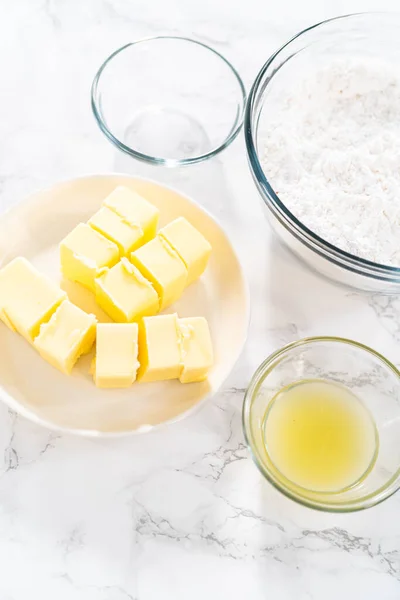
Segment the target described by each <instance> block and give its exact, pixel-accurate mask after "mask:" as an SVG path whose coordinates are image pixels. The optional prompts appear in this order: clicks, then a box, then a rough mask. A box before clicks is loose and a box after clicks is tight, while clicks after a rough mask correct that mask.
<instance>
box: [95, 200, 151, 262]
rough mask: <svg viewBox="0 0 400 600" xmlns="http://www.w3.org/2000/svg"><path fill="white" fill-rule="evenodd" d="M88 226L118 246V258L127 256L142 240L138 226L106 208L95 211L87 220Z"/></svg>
mask: <svg viewBox="0 0 400 600" xmlns="http://www.w3.org/2000/svg"><path fill="white" fill-rule="evenodd" d="M88 225H90V226H91V227H93V229H95V230H96V231H98V232H99V233H101V234H102V235H104V236H105V237H106V238H108V239H109V240H111V241H112V242H114V244H116V245H117V246H118V250H119V253H120V256H128V255H129V254H130V253H131V252H133V250H135V249H136V248H137V247H138V246H139V245H140V242H141V240H142V238H143V230H142V228H141V227H140V226H139V225H135V224H134V223H130V222H129V221H127V220H126V219H124V218H122V217H120V216H119V215H118V214H117V213H116V212H114V211H113V210H111V208H108V207H107V206H103V207H102V208H101V209H100V210H99V211H97V213H95V214H94V215H93V217H92V218H91V219H89V221H88Z"/></svg>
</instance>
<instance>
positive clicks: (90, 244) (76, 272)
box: [60, 223, 119, 292]
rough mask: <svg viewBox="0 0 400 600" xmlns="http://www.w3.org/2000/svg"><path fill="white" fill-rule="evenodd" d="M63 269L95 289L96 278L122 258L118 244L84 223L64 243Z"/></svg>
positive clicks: (62, 247)
mask: <svg viewBox="0 0 400 600" xmlns="http://www.w3.org/2000/svg"><path fill="white" fill-rule="evenodd" d="M60 259H61V270H62V273H63V275H64V277H66V278H67V279H70V280H71V281H77V282H78V283H81V284H82V285H84V286H85V287H87V288H89V289H90V290H91V291H92V292H94V289H95V288H94V280H95V278H96V277H97V276H98V275H99V274H100V273H101V272H102V270H103V269H104V268H105V267H112V266H113V265H115V264H116V263H117V262H118V260H119V251H118V247H117V246H116V244H114V243H113V242H111V241H110V240H108V239H107V238H105V237H104V236H103V235H101V234H100V233H98V231H95V230H94V229H92V227H89V225H86V224H85V223H80V224H79V225H78V226H77V227H75V229H73V230H72V231H71V233H69V234H68V235H67V237H66V238H64V240H63V241H62V242H61V244H60Z"/></svg>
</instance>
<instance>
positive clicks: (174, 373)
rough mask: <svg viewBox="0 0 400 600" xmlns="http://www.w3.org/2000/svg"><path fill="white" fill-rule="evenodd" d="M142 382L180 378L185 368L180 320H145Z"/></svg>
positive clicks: (164, 317)
mask: <svg viewBox="0 0 400 600" xmlns="http://www.w3.org/2000/svg"><path fill="white" fill-rule="evenodd" d="M139 363H140V367H139V371H138V381H143V382H146V381H147V382H148V381H162V380H165V379H176V378H178V377H179V375H180V373H181V370H182V365H181V354H180V346H179V328H178V317H177V315H176V314H173V315H159V316H157V317H145V318H144V319H143V320H142V321H141V323H140V324H139Z"/></svg>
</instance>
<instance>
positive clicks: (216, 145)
mask: <svg viewBox="0 0 400 600" xmlns="http://www.w3.org/2000/svg"><path fill="white" fill-rule="evenodd" d="M245 101H246V94H245V89H244V86H243V83H242V80H241V78H240V76H239V74H238V73H237V71H236V70H235V68H234V67H233V66H232V65H231V64H230V63H229V62H228V61H227V60H226V59H225V58H224V57H223V56H222V55H221V54H219V53H218V52H216V51H215V50H213V49H212V48H209V47H208V46H206V45H205V44H202V43H200V42H197V41H195V40H191V39H188V38H183V37H171V36H160V37H154V38H148V39H143V40H139V41H137V42H133V43H130V44H127V45H126V46H123V47H122V48H119V49H118V50H116V51H115V52H113V54H111V56H109V57H108V58H107V60H106V61H105V62H104V63H103V64H102V66H101V67H100V69H99V70H98V72H97V74H96V76H95V78H94V81H93V85H92V109H93V113H94V116H95V118H96V121H97V123H98V125H99V127H100V129H101V130H102V131H103V133H104V134H105V135H106V136H107V137H108V139H109V140H111V142H112V143H113V144H115V146H116V147H117V148H118V149H119V150H122V151H123V152H126V153H127V154H129V155H131V156H133V157H134V158H137V159H139V160H143V161H147V162H149V163H152V164H159V165H165V166H167V167H176V166H180V165H186V164H190V163H196V162H200V161H202V160H204V159H206V158H209V157H211V156H214V155H215V154H217V153H218V152H220V151H221V150H223V149H224V148H226V147H227V146H228V145H229V144H230V143H231V142H232V141H233V140H234V139H235V137H236V136H237V134H238V132H239V130H240V127H241V125H242V121H243V113H244V106H245Z"/></svg>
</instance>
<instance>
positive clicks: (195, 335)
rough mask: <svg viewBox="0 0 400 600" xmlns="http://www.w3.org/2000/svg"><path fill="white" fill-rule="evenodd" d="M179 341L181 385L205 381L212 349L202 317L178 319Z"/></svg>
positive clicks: (208, 331) (205, 322)
mask: <svg viewBox="0 0 400 600" xmlns="http://www.w3.org/2000/svg"><path fill="white" fill-rule="evenodd" d="M178 326H179V331H180V335H181V337H180V340H181V363H182V371H181V373H180V376H179V380H180V382H181V383H192V382H195V381H204V380H205V379H207V375H208V372H209V370H210V368H211V367H212V365H213V361H214V357H213V347H212V342H211V335H210V329H209V327H208V323H207V320H206V319H205V318H204V317H189V318H186V319H178Z"/></svg>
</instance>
